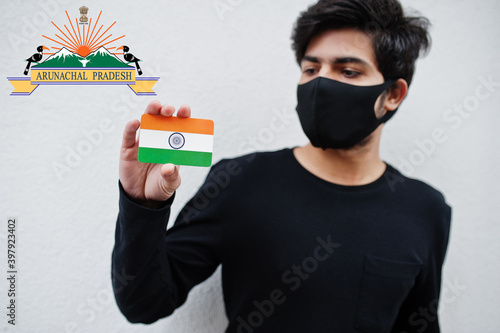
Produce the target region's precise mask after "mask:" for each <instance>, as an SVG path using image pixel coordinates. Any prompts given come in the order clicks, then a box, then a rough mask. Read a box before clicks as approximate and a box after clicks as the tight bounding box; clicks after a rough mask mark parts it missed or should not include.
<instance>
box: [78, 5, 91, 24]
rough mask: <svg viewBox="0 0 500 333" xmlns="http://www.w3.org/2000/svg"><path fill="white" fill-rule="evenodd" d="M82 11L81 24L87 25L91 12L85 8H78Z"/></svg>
mask: <svg viewBox="0 0 500 333" xmlns="http://www.w3.org/2000/svg"><path fill="white" fill-rule="evenodd" d="M78 9H79V10H80V15H82V16H80V22H82V23H87V22H88V20H89V19H88V17H87V13H88V11H89V8H88V7H85V6H82V7H80V8H78Z"/></svg>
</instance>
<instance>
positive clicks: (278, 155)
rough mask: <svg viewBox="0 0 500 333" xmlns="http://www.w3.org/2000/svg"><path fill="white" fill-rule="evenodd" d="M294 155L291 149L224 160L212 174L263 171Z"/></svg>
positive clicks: (213, 167) (215, 167)
mask: <svg viewBox="0 0 500 333" xmlns="http://www.w3.org/2000/svg"><path fill="white" fill-rule="evenodd" d="M290 154H292V152H291V149H290V148H283V149H280V150H276V151H265V152H255V153H250V154H246V155H242V156H237V157H233V158H224V159H222V160H220V161H219V162H217V163H216V164H214V165H213V166H212V169H211V172H220V171H223V170H225V171H227V172H229V173H230V174H240V173H242V172H252V171H262V169H261V167H263V166H273V165H277V164H279V163H281V162H285V161H286V160H287V159H288V158H289V157H290Z"/></svg>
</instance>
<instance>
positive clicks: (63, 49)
mask: <svg viewBox="0 0 500 333" xmlns="http://www.w3.org/2000/svg"><path fill="white" fill-rule="evenodd" d="M87 12H88V8H87V7H85V6H82V7H80V14H81V17H80V22H87V21H88V22H89V23H88V24H86V23H85V24H82V25H80V24H78V20H77V19H76V18H74V19H73V20H72V19H70V17H69V15H68V12H67V11H66V16H67V17H68V21H69V24H64V25H63V27H64V28H62V27H60V26H58V25H57V24H55V23H54V22H52V23H53V25H54V27H55V28H56V29H57V31H56V32H55V37H52V38H51V37H47V36H45V35H42V37H43V38H45V39H46V40H47V41H48V42H47V43H45V45H50V44H49V43H51V44H52V45H54V46H51V47H50V48H49V47H47V46H45V45H40V46H38V47H37V49H36V50H37V53H35V54H33V55H32V56H31V57H30V58H28V59H26V61H27V62H28V64H27V66H26V68H25V69H24V73H23V74H24V75H25V76H20V77H8V78H7V79H8V80H9V81H10V83H11V84H12V85H13V86H14V88H15V89H14V92H12V93H11V96H27V95H30V94H31V93H32V92H33V91H34V90H35V89H36V88H37V87H38V86H39V85H127V86H129V87H130V88H131V89H132V91H134V93H135V94H136V95H153V96H154V95H156V94H155V92H154V91H153V90H152V89H153V86H154V85H155V84H156V82H157V81H158V80H159V79H160V78H159V77H143V76H142V70H141V67H140V66H139V61H141V60H140V59H139V58H137V57H135V56H134V55H133V54H131V53H130V52H129V51H130V48H129V47H128V46H126V45H123V44H122V43H121V41H119V40H120V39H122V38H123V37H125V35H122V36H119V37H116V38H112V36H113V34H111V33H110V32H109V30H110V29H111V28H112V27H113V26H114V25H115V24H116V21H115V22H113V24H111V25H110V26H109V27H108V28H107V29H104V24H99V20H100V18H101V14H102V11H100V13H99V15H98V17H97V19H96V20H95V22H93V21H92V19H93V18H92V17H91V18H88V17H87V15H86V14H87ZM74 22H76V26H75V25H74ZM113 44H114V45H113ZM134 53H135V52H134ZM44 56H47V57H46V58H45V59H44V60H43V58H44ZM42 60H43V61H42ZM23 67H24V65H23ZM30 70H31V77H30V76H28V73H29V72H30ZM136 70H137V75H136Z"/></svg>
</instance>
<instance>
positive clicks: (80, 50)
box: [42, 10, 125, 58]
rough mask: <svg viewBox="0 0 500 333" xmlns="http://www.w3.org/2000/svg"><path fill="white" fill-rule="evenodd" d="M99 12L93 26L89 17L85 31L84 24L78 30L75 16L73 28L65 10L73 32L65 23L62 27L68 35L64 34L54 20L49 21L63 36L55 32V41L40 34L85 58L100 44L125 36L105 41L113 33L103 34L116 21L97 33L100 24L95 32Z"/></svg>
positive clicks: (106, 43) (109, 42)
mask: <svg viewBox="0 0 500 333" xmlns="http://www.w3.org/2000/svg"><path fill="white" fill-rule="evenodd" d="M101 13H102V10H101V11H100V12H99V16H98V17H97V20H96V21H95V23H94V27H93V28H92V18H90V22H89V24H88V28H87V32H86V33H85V26H86V25H82V30H80V24H78V19H77V18H75V22H76V27H77V29H75V27H74V26H73V23H72V21H71V19H70V17H69V15H68V11H66V16H67V17H68V21H69V23H70V25H71V31H73V33H71V31H70V29H68V27H67V26H66V25H64V28H65V29H66V32H67V33H68V35H69V37H68V35H66V33H64V31H63V30H62V29H61V28H59V27H58V26H57V24H55V23H54V22H52V21H51V23H52V24H53V25H54V26H55V27H56V28H57V30H59V31H60V32H61V34H63V36H64V37H61V36H59V35H58V34H55V35H56V37H57V38H58V39H59V41H57V40H55V39H52V38H49V37H47V36H45V35H42V36H43V37H45V38H47V39H49V40H51V41H53V42H55V43H57V44H59V45H61V46H64V47H66V48H67V49H68V50H70V51H71V52H73V53H77V54H78V55H80V56H82V57H84V58H85V57H86V56H88V55H89V54H90V53H92V52H94V51H95V50H97V49H98V48H100V47H101V46H105V45H108V44H111V43H113V42H115V41H117V40H119V39H121V38H123V37H125V35H123V36H120V37H118V38H115V39H113V40H110V41H106V40H107V39H108V38H110V37H111V36H113V34H109V35H108V36H106V37H104V35H105V34H106V33H107V32H108V31H109V29H111V27H113V26H114V25H115V23H116V21H115V22H113V24H111V25H110V26H109V27H108V28H107V29H106V30H105V31H104V32H103V33H101V34H99V33H100V32H101V29H102V28H103V26H104V25H103V24H101V26H100V28H99V29H98V30H97V32H96V31H95V28H96V27H97V25H98V23H99V19H100V17H101ZM91 28H92V31H91V32H90V29H91ZM94 32H95V33H94ZM106 48H107V49H108V50H112V49H116V47H106ZM52 49H55V50H60V49H61V47H52ZM45 54H53V53H45ZM117 54H118V53H117Z"/></svg>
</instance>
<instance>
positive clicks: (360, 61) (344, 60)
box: [333, 57, 368, 65]
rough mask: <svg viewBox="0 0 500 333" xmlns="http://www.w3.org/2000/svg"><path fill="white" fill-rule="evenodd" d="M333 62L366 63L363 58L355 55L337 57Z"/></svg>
mask: <svg viewBox="0 0 500 333" xmlns="http://www.w3.org/2000/svg"><path fill="white" fill-rule="evenodd" d="M333 63H334V64H362V65H368V62H367V61H365V60H363V59H360V58H356V57H345V58H338V59H335V61H334V62H333Z"/></svg>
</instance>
